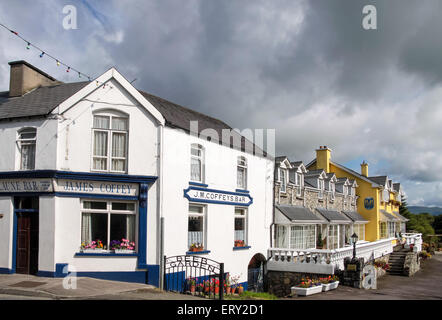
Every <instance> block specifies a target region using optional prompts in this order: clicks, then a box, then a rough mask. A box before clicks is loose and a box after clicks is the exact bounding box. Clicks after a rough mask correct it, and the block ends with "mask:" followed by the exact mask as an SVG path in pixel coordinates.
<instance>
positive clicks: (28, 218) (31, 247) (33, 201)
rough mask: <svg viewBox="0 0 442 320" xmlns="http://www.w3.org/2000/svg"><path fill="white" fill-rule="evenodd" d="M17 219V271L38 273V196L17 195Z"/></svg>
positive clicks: (15, 206) (15, 205)
mask: <svg viewBox="0 0 442 320" xmlns="http://www.w3.org/2000/svg"><path fill="white" fill-rule="evenodd" d="M14 212H15V215H16V219H17V220H16V221H17V236H16V252H15V272H16V273H24V274H37V272H38V237H39V213H38V197H15V198H14Z"/></svg>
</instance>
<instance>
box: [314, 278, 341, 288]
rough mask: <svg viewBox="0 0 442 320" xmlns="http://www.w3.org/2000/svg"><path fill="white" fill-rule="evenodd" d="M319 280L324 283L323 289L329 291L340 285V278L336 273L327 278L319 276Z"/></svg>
mask: <svg viewBox="0 0 442 320" xmlns="http://www.w3.org/2000/svg"><path fill="white" fill-rule="evenodd" d="M319 282H321V284H322V291H329V290H333V289H336V288H337V287H338V285H339V278H338V277H337V276H335V275H333V276H328V277H325V278H319Z"/></svg>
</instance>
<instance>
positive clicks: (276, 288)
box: [266, 271, 329, 297]
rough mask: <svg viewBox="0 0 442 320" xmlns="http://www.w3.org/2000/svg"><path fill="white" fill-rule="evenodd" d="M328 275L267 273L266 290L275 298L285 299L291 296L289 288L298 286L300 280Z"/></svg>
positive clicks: (326, 275)
mask: <svg viewBox="0 0 442 320" xmlns="http://www.w3.org/2000/svg"><path fill="white" fill-rule="evenodd" d="M328 276H329V274H323V275H321V274H311V273H298V272H283V271H268V272H267V275H266V278H267V288H268V292H269V293H271V294H274V295H275V296H277V297H286V296H288V295H290V294H291V287H293V286H295V285H296V284H299V283H300V282H301V279H302V278H306V277H308V278H322V277H328Z"/></svg>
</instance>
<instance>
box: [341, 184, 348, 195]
mask: <svg viewBox="0 0 442 320" xmlns="http://www.w3.org/2000/svg"><path fill="white" fill-rule="evenodd" d="M342 193H343V194H344V196H346V195H347V194H348V190H347V186H345V185H344V186H342Z"/></svg>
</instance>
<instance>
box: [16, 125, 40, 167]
mask: <svg viewBox="0 0 442 320" xmlns="http://www.w3.org/2000/svg"><path fill="white" fill-rule="evenodd" d="M36 140H37V129H35V128H24V129H22V130H20V131H19V133H18V139H17V146H18V148H19V152H20V170H34V169H35V145H36Z"/></svg>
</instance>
